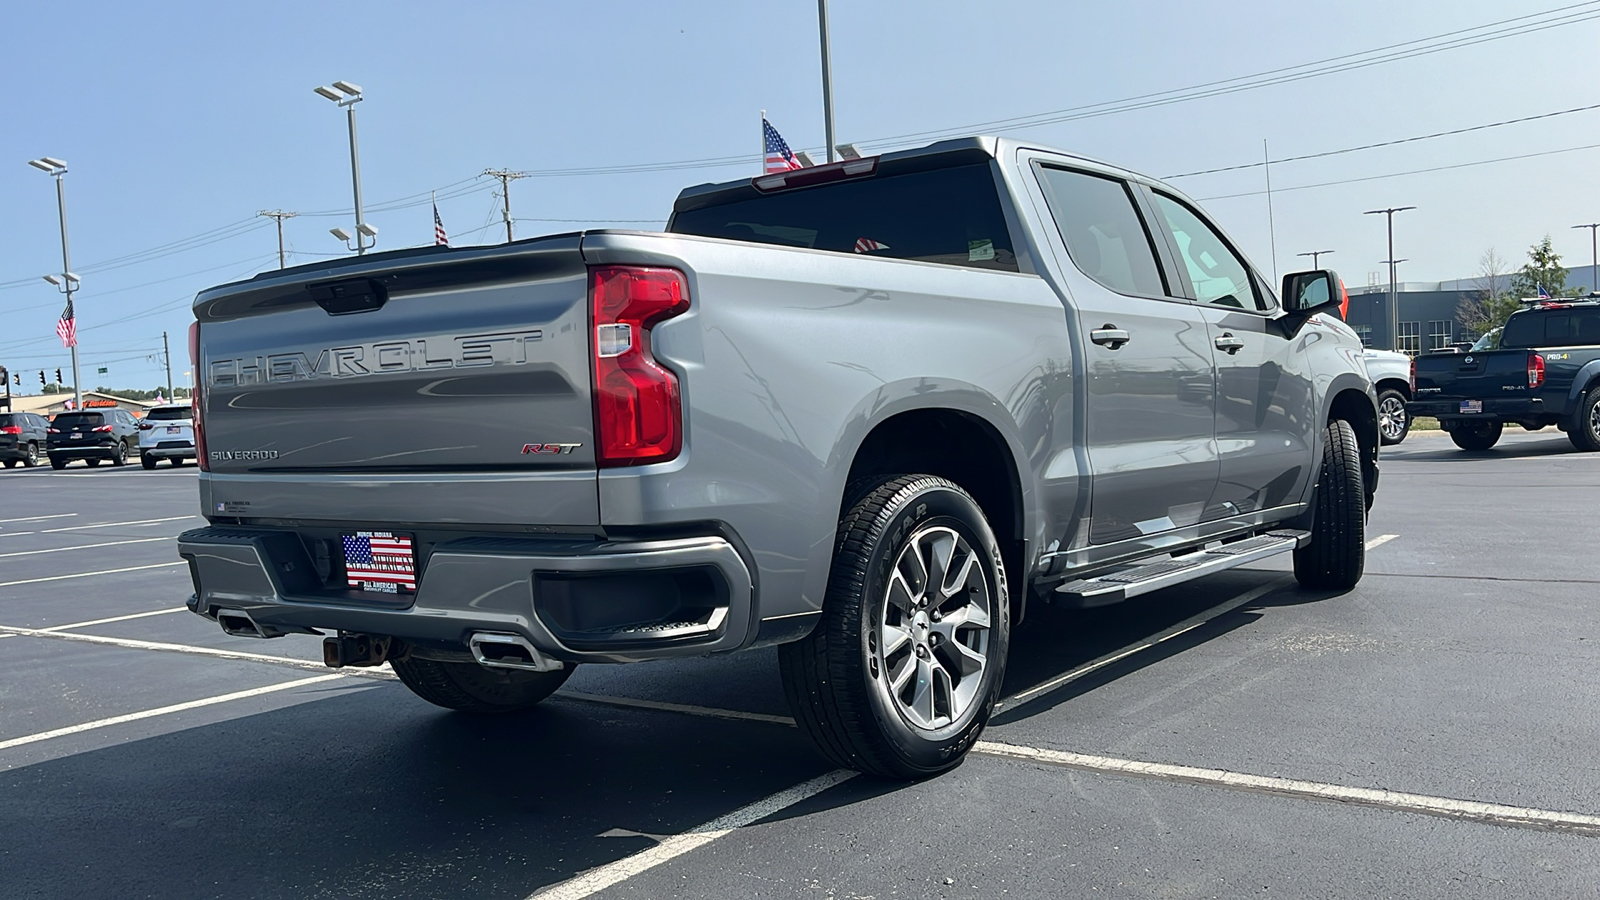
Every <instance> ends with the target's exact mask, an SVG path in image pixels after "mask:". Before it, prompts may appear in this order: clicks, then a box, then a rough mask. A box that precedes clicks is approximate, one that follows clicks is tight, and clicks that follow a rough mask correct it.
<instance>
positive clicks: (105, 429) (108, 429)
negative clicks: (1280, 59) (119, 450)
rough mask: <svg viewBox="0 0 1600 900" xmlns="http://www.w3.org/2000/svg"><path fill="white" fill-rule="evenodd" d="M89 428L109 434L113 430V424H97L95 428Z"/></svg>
mask: <svg viewBox="0 0 1600 900" xmlns="http://www.w3.org/2000/svg"><path fill="white" fill-rule="evenodd" d="M89 430H90V431H100V432H105V433H107V434H109V433H110V432H111V426H110V425H96V426H95V427H93V428H91V429H89Z"/></svg>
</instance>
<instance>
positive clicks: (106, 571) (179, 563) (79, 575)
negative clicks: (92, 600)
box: [0, 538, 188, 588]
mask: <svg viewBox="0 0 1600 900" xmlns="http://www.w3.org/2000/svg"><path fill="white" fill-rule="evenodd" d="M157 540H169V541H170V540H174V538H157ZM185 565H188V563H186V562H184V561H183V560H181V559H180V560H178V561H177V562H164V563H153V564H151V565H148V566H126V567H124V568H121V569H101V570H100V571H98V572H73V573H72V574H71V575H48V576H46V577H44V578H24V579H22V580H21V581H0V588H3V587H16V586H17V585H19V584H39V583H41V582H45V581H66V580H67V579H68V578H93V577H94V576H96V575H116V574H117V573H119V572H142V571H144V570H145V569H165V568H167V567H169V566H185Z"/></svg>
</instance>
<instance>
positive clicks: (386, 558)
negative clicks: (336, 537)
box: [344, 531, 417, 593]
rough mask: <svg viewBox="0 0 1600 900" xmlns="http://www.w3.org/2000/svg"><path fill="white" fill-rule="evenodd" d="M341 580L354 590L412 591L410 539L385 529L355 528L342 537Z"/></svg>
mask: <svg viewBox="0 0 1600 900" xmlns="http://www.w3.org/2000/svg"><path fill="white" fill-rule="evenodd" d="M344 572H345V582H346V583H347V584H349V585H350V586H351V587H353V588H356V589H358V590H366V591H383V592H384V593H393V592H395V591H396V590H405V591H414V590H416V589H417V570H416V566H415V564H414V563H413V562H412V558H411V538H408V537H403V536H401V535H398V534H391V533H389V532H387V531H359V532H356V533H355V534H347V535H345V536H344Z"/></svg>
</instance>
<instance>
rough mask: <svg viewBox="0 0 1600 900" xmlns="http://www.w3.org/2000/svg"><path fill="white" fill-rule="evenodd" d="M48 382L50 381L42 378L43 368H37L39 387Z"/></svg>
mask: <svg viewBox="0 0 1600 900" xmlns="http://www.w3.org/2000/svg"><path fill="white" fill-rule="evenodd" d="M49 383H50V382H48V381H45V380H44V370H43V369H40V370H39V387H44V386H45V385H47V384H49Z"/></svg>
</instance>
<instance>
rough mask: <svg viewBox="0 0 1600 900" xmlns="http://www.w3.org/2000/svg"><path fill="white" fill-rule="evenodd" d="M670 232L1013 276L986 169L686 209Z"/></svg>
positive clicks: (955, 169)
mask: <svg viewBox="0 0 1600 900" xmlns="http://www.w3.org/2000/svg"><path fill="white" fill-rule="evenodd" d="M672 231H673V232H674V233H676V234H697V235H700V236H702V237H715V238H731V239H733V240H736V241H751V242H753V243H757V244H776V245H778V246H782V247H809V248H811V249H813V250H831V251H834V252H836V253H862V254H867V255H870V256H887V257H890V258H893V259H910V260H917V261H920V262H931V263H943V264H945V265H952V266H970V267H972V268H977V269H999V270H1002V271H1006V272H1015V271H1017V259H1016V255H1015V253H1014V251H1013V248H1012V244H1011V233H1010V232H1009V231H1008V230H1007V229H1006V221H1005V215H1004V214H1003V213H1002V212H1001V210H1000V196H999V192H998V190H997V188H996V187H995V181H994V174H993V173H992V172H991V171H990V169H989V166H988V164H987V163H977V164H974V165H964V166H952V167H949V168H944V169H934V170H931V171H927V172H913V173H908V174H905V175H889V176H875V177H870V178H861V179H856V180H850V181H840V182H835V183H833V184H828V185H822V186H818V187H812V188H800V189H798V190H793V191H786V192H780V193H776V194H768V195H766V196H762V197H751V198H748V199H744V200H735V201H733V202H731V203H724V204H720V205H716V206H704V207H701V208H699V209H691V210H685V211H683V212H680V213H678V214H676V215H675V216H674V217H673V219H672Z"/></svg>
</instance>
